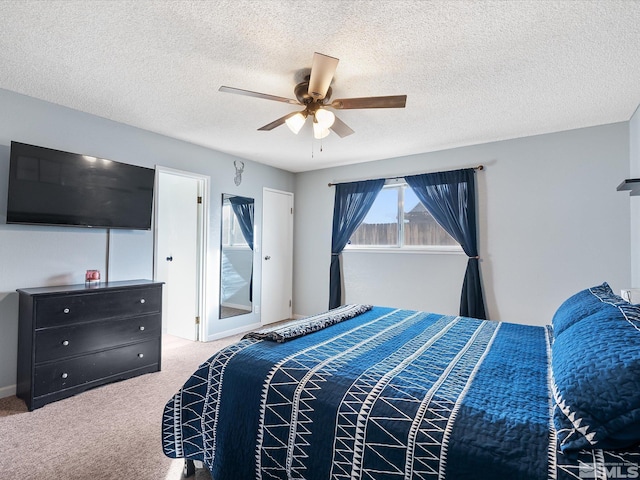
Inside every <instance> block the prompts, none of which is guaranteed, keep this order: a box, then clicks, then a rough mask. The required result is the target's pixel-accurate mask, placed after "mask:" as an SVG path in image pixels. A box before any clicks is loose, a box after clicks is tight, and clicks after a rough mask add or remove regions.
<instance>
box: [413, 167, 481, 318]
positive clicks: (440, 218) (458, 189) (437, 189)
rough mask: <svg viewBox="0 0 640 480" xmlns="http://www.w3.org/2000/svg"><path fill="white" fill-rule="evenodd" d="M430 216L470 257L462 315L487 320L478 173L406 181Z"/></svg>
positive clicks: (424, 176) (470, 170) (425, 176)
mask: <svg viewBox="0 0 640 480" xmlns="http://www.w3.org/2000/svg"><path fill="white" fill-rule="evenodd" d="M404 178H405V180H406V182H407V183H408V184H409V186H410V187H411V188H412V189H413V191H414V192H415V193H416V196H417V197H418V198H419V199H420V201H421V202H422V203H423V205H424V206H425V207H426V208H427V210H429V213H431V215H432V216H433V218H435V219H436V221H437V222H438V223H439V224H440V225H441V226H442V228H444V229H445V230H446V231H447V232H448V233H449V235H451V236H452V237H453V238H455V240H456V241H457V242H458V243H459V244H460V245H461V246H462V249H463V250H464V253H466V254H467V256H468V257H469V261H468V262H467V271H466V273H465V276H464V282H463V284H462V295H461V298H460V315H462V316H465V317H474V318H480V319H486V318H487V315H486V313H485V309H484V298H483V295H482V285H481V281H480V266H479V264H478V242H477V233H476V231H477V227H476V184H475V170H474V169H473V168H467V169H464V170H454V171H450V172H438V173H425V174H422V175H413V176H409V177H404Z"/></svg>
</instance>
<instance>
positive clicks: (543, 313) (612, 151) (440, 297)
mask: <svg viewBox="0 0 640 480" xmlns="http://www.w3.org/2000/svg"><path fill="white" fill-rule="evenodd" d="M628 162H629V130H628V123H626V122H625V123H617V124H612V125H604V126H599V127H592V128H585V129H579V130H571V131H566V132H560V133H554V134H548V135H539V136H533V137H527V138H521V139H516V140H508V141H502V142H494V143H489V144H483V145H476V146H471V147H464V148H457V149H452V150H445V151H440V152H432V153H425V154H421V155H413V156H407V157H400V158H392V159H387V160H381V161H376V162H370V163H367V164H366V165H362V164H361V165H351V166H347V167H339V168H330V169H325V170H318V171H313V172H306V173H302V174H298V175H297V177H296V192H295V193H296V203H297V208H296V212H297V213H296V216H295V240H294V244H295V253H294V312H295V313H296V314H299V315H306V314H312V313H315V312H318V311H321V310H326V308H327V306H328V298H329V297H328V290H329V286H328V284H329V282H328V276H329V260H330V250H331V232H330V229H328V228H327V225H331V219H332V213H333V196H334V188H329V187H328V186H327V183H328V182H335V181H349V180H360V179H367V178H380V177H394V176H398V175H402V174H412V173H422V172H433V171H440V170H453V169H457V168H465V167H473V166H476V165H479V164H483V165H485V167H486V168H485V170H484V171H481V172H477V173H476V178H477V186H478V188H477V190H478V211H479V214H478V219H479V249H480V257H481V262H480V269H481V274H482V278H483V283H484V292H485V300H486V305H487V313H488V315H489V317H490V318H491V319H494V320H504V321H511V322H517V323H525V324H534V325H543V324H547V323H549V322H550V321H551V317H552V315H553V313H554V312H555V310H556V308H557V307H558V305H559V304H560V303H561V302H562V301H563V300H564V299H565V298H567V297H568V296H569V295H571V294H572V293H574V292H576V291H578V290H580V289H583V288H586V287H590V286H592V285H595V284H598V283H601V282H603V281H607V282H609V283H610V284H611V286H612V288H614V290H619V289H621V288H624V287H627V286H628V285H629V284H630V280H631V275H630V240H629V237H630V235H629V231H630V226H629V223H630V222H629V211H630V207H629V199H628V194H626V193H623V192H617V191H616V187H617V185H618V184H619V183H620V181H621V180H622V179H624V178H626V176H627V175H628V171H629V163H628ZM464 268H465V265H464V261H463V259H461V258H460V257H459V256H456V255H440V256H437V255H424V254H423V255H419V254H416V255H412V254H403V255H398V256H397V257H393V258H392V257H391V256H389V255H386V256H385V255H381V254H373V253H372V254H364V253H349V252H347V253H345V254H344V271H345V290H346V301H347V302H349V301H358V302H366V303H373V304H377V305H380V304H384V305H392V306H397V307H408V308H417V309H422V310H428V311H436V312H439V313H450V314H456V313H457V312H458V307H459V293H460V289H461V287H462V280H463V275H464Z"/></svg>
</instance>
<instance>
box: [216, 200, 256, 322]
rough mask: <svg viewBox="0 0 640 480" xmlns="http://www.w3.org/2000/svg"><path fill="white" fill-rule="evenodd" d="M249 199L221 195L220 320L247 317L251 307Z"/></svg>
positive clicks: (251, 220)
mask: <svg viewBox="0 0 640 480" xmlns="http://www.w3.org/2000/svg"><path fill="white" fill-rule="evenodd" d="M253 207H254V200H253V198H248V197H240V196H238V195H230V194H228V193H223V194H222V227H221V239H220V247H221V248H220V318H221V319H222V318H228V317H233V316H235V315H244V314H247V313H250V312H251V310H252V304H253Z"/></svg>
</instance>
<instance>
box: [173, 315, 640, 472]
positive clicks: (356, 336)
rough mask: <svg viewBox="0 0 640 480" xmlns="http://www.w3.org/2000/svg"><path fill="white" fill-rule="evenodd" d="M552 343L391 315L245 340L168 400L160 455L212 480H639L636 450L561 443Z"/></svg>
mask: <svg viewBox="0 0 640 480" xmlns="http://www.w3.org/2000/svg"><path fill="white" fill-rule="evenodd" d="M550 342H551V334H550V330H549V329H548V328H545V327H532V326H524V325H516V324H510V323H504V322H491V321H481V320H475V319H470V318H462V317H455V316H443V315H438V314H433V313H426V312H416V311H409V310H396V309H391V308H384V307H374V308H373V309H372V310H370V311H368V312H366V313H363V314H361V315H359V316H357V317H355V318H353V319H350V320H346V321H344V322H341V323H338V324H336V325H333V326H331V327H329V328H326V329H324V330H320V331H317V332H315V333H312V334H309V335H306V336H304V337H300V338H297V339H295V340H292V341H289V342H287V343H275V342H270V341H264V340H257V339H244V340H242V341H240V342H238V343H236V344H234V345H231V346H229V347H227V348H225V349H223V350H221V351H220V352H218V353H217V354H215V355H214V356H213V357H211V358H210V359H209V360H208V361H207V362H205V363H204V364H203V365H202V366H201V367H200V368H199V369H198V370H197V371H196V372H195V373H194V374H193V376H192V377H191V378H190V379H189V380H188V381H187V382H186V383H185V385H184V387H183V388H182V389H181V390H180V391H179V392H178V393H177V394H176V395H175V396H174V397H173V398H172V399H171V400H170V401H169V402H168V403H167V405H166V407H165V411H164V416H163V432H162V436H163V448H164V452H165V454H166V455H168V456H169V457H174V458H188V459H193V460H201V461H203V462H204V463H205V464H206V465H207V467H209V469H210V470H211V472H212V476H213V478H214V480H244V479H247V480H248V479H254V478H255V479H306V480H327V479H332V480H343V479H345V480H346V479H365V480H368V479H376V480H380V479H389V480H391V479H393V480H395V479H398V480H400V479H491V480H500V479H504V480H514V479H556V478H557V479H560V480H564V479H579V478H600V479H607V478H637V476H636V477H634V476H633V472H634V471H635V472H637V473H640V469H638V467H637V466H638V464H639V463H640V451H638V450H635V451H632V452H627V453H624V454H622V453H612V452H605V451H602V450H594V451H590V452H586V451H585V452H581V453H579V454H577V456H574V457H572V458H568V457H566V456H564V455H562V454H561V453H560V452H559V450H558V449H557V441H556V435H555V431H554V430H553V427H552V425H553V424H552V419H551V415H552V408H553V404H552V398H551V394H550V379H551V373H550V358H549V357H550ZM634 467H635V470H634ZM616 469H617V470H616ZM614 474H615V475H619V476H614ZM622 475H626V476H622Z"/></svg>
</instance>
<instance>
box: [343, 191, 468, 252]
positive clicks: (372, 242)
mask: <svg viewBox="0 0 640 480" xmlns="http://www.w3.org/2000/svg"><path fill="white" fill-rule="evenodd" d="M347 248H354V249H357V248H401V249H407V250H409V249H412V250H415V249H423V250H449V251H462V248H461V247H460V245H459V244H458V242H456V241H455V240H454V239H453V237H451V235H449V234H448V233H447V232H446V231H445V230H444V228H442V227H441V226H440V225H439V224H438V222H436V221H435V219H434V218H433V217H432V216H431V214H430V213H429V212H428V210H427V209H426V208H425V207H424V205H423V204H422V202H420V200H418V197H416V194H415V193H414V192H413V190H412V189H411V188H410V187H409V186H408V185H407V184H406V183H402V184H396V185H387V186H385V187H383V189H382V190H381V191H380V193H379V194H378V196H377V197H376V200H375V202H374V203H373V206H372V207H371V210H369V213H367V216H366V217H365V219H364V221H363V222H362V224H360V226H359V227H358V229H357V230H356V231H355V232H354V233H353V235H352V236H351V239H350V240H349V245H348V246H347Z"/></svg>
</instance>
